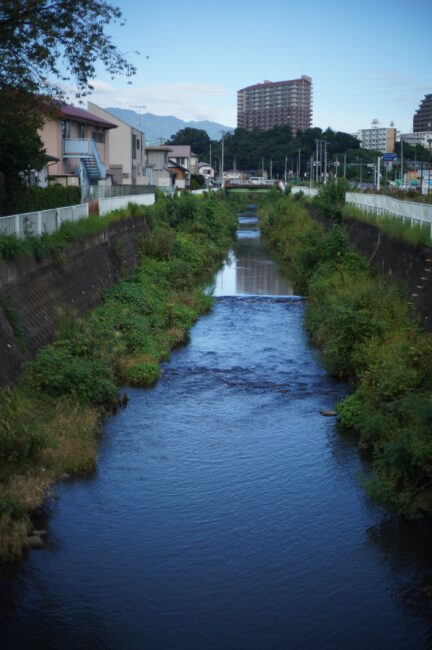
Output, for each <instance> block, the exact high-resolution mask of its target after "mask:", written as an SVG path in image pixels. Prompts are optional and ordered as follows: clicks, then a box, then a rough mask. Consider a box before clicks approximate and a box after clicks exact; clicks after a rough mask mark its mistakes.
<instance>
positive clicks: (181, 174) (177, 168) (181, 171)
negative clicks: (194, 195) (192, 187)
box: [168, 156, 189, 190]
mask: <svg viewBox="0 0 432 650" xmlns="http://www.w3.org/2000/svg"><path fill="white" fill-rule="evenodd" d="M168 170H169V171H170V172H171V173H172V174H175V183H174V185H175V188H176V189H177V190H183V189H185V187H186V181H187V179H188V178H189V171H188V170H187V169H186V167H182V166H181V165H179V164H178V163H176V162H174V161H173V160H171V159H170V158H169V156H168Z"/></svg>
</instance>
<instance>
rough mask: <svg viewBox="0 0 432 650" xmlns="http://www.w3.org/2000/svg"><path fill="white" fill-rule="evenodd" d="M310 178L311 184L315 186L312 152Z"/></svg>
mask: <svg viewBox="0 0 432 650" xmlns="http://www.w3.org/2000/svg"><path fill="white" fill-rule="evenodd" d="M309 179H310V186H311V187H313V154H312V156H311V159H310V174H309Z"/></svg>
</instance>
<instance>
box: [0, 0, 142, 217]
mask: <svg viewBox="0 0 432 650" xmlns="http://www.w3.org/2000/svg"><path fill="white" fill-rule="evenodd" d="M121 19H122V14H121V11H120V10H119V9H118V8H117V7H114V6H112V5H110V4H109V3H108V2H105V0H85V1H83V2H77V1H76V0H2V1H1V3H0V62H1V65H0V201H1V211H2V212H3V213H5V212H9V213H10V211H14V206H15V205H16V202H17V197H18V195H19V192H20V191H21V188H22V183H23V177H24V176H25V173H26V171H28V170H29V169H31V168H33V169H40V168H41V167H42V165H43V160H44V158H43V147H42V142H41V140H40V138H39V136H38V129H40V128H41V127H42V125H43V121H44V118H45V116H46V114H47V113H48V112H50V111H51V110H53V109H54V108H55V103H54V100H62V99H63V93H62V90H61V85H62V84H63V85H64V84H65V82H72V83H73V84H74V85H75V87H76V96H77V97H78V98H79V97H82V96H84V95H86V94H87V93H88V92H89V91H90V90H91V83H90V80H91V78H92V77H93V76H95V72H96V61H97V60H100V61H101V62H102V63H103V65H104V67H105V69H106V70H107V71H108V72H109V73H111V75H113V76H114V75H116V74H125V75H126V76H128V77H130V76H131V75H132V74H134V72H135V68H134V66H133V65H131V64H130V63H129V62H128V61H127V60H126V58H125V57H124V55H123V54H122V53H121V52H120V51H119V50H118V49H117V48H116V46H115V45H114V44H113V43H112V39H111V37H110V36H109V35H108V34H107V33H106V31H105V30H106V28H107V26H108V25H110V23H112V22H115V21H121ZM41 98H43V99H41Z"/></svg>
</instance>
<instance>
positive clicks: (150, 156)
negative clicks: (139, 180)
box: [145, 145, 176, 189]
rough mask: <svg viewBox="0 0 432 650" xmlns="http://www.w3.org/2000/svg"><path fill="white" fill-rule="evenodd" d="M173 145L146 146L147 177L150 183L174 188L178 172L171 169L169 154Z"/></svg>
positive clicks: (160, 186)
mask: <svg viewBox="0 0 432 650" xmlns="http://www.w3.org/2000/svg"><path fill="white" fill-rule="evenodd" d="M170 151H171V146H169V145H161V146H159V147H149V146H147V147H146V148H145V153H146V177H147V180H148V183H149V184H150V185H156V187H159V188H161V189H162V188H165V189H169V188H174V185H175V180H176V173H175V171H173V170H170V169H169V161H168V154H169V152H170Z"/></svg>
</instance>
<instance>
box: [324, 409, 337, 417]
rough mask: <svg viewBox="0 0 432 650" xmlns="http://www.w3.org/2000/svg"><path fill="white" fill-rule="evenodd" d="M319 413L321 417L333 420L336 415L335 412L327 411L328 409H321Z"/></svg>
mask: <svg viewBox="0 0 432 650" xmlns="http://www.w3.org/2000/svg"><path fill="white" fill-rule="evenodd" d="M320 413H321V415H327V416H328V417H331V418H334V417H336V415H337V413H336V411H329V410H328V409H321V410H320Z"/></svg>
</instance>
